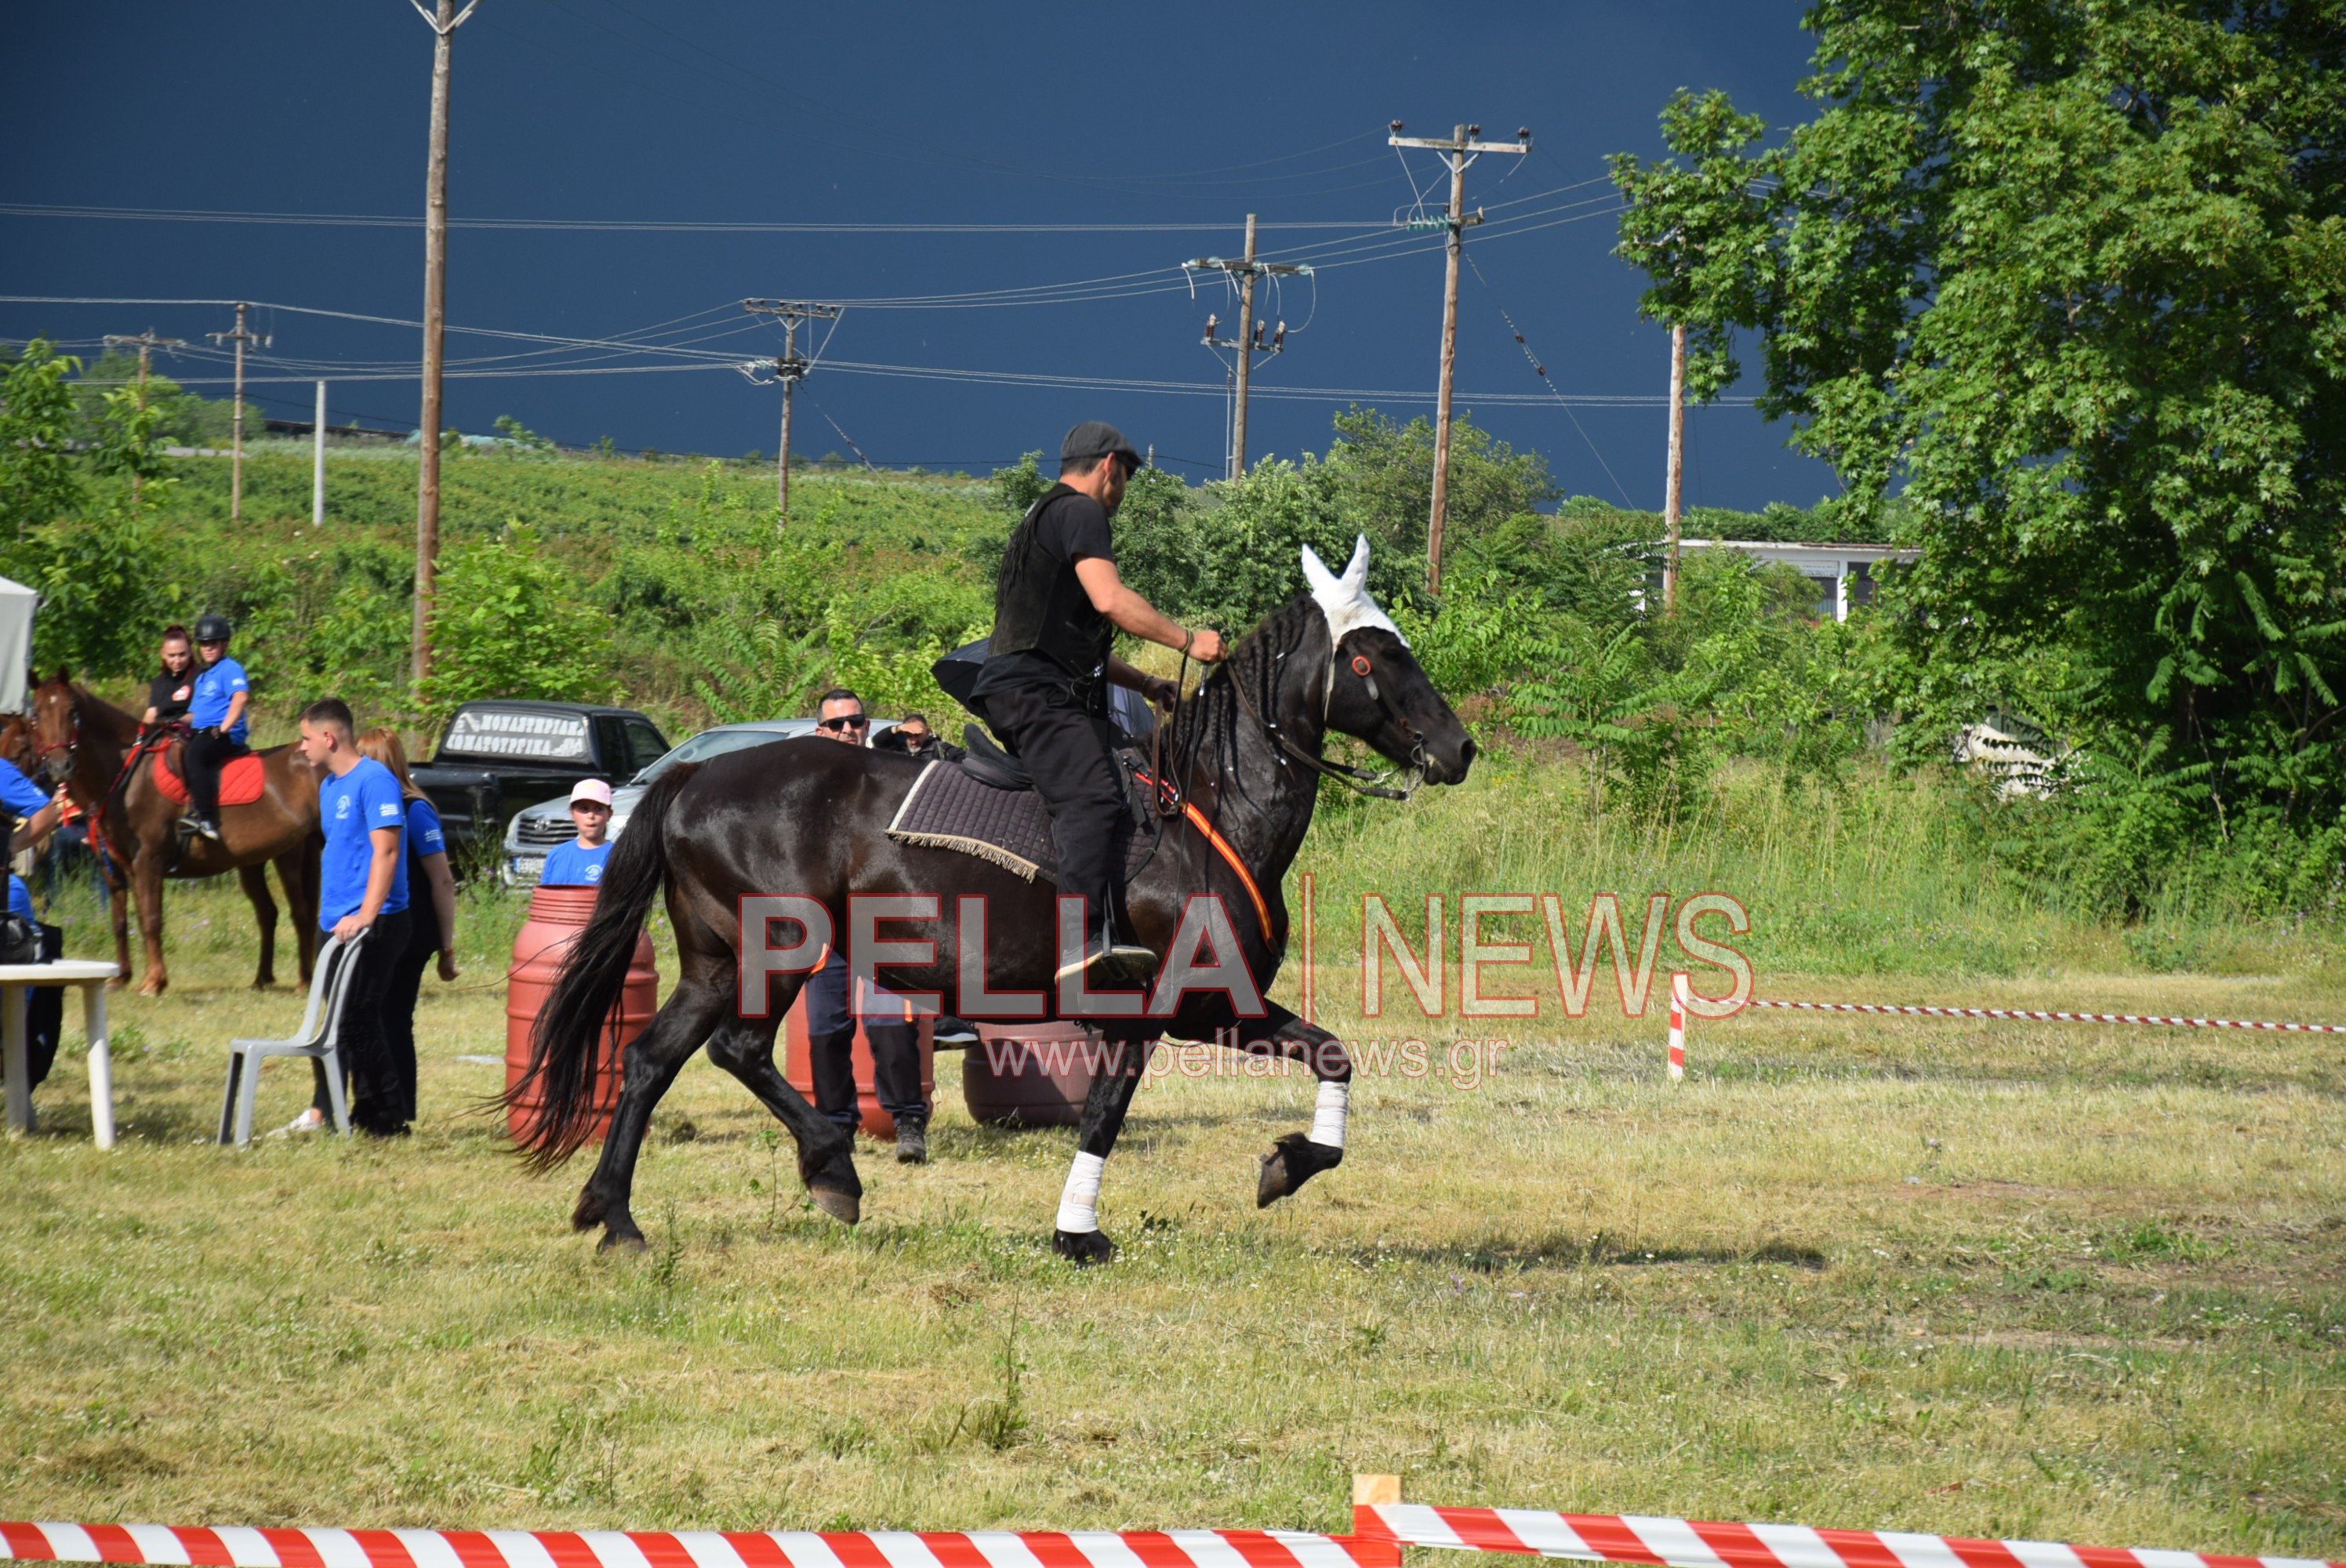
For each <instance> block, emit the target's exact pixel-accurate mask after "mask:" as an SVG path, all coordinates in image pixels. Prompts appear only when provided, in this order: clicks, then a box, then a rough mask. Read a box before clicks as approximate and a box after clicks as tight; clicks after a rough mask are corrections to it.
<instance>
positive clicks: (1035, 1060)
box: [961, 1023, 1098, 1127]
mask: <svg viewBox="0 0 2346 1568" xmlns="http://www.w3.org/2000/svg"><path fill="white" fill-rule="evenodd" d="M977 1033H978V1034H979V1036H980V1038H979V1040H978V1043H977V1044H974V1045H973V1046H971V1047H970V1048H969V1050H968V1051H967V1052H966V1053H965V1054H964V1055H963V1056H962V1059H961V1097H962V1099H963V1101H964V1103H965V1104H967V1105H968V1106H969V1114H970V1115H971V1117H972V1118H973V1119H974V1120H976V1121H979V1122H983V1123H988V1124H991V1125H994V1126H998V1127H1072V1126H1075V1125H1077V1124H1078V1123H1080V1122H1081V1121H1082V1120H1083V1119H1084V1096H1086V1095H1088V1094H1090V1093H1091V1088H1092V1079H1093V1077H1094V1076H1095V1075H1096V1074H1095V1072H1094V1069H1095V1067H1096V1063H1097V1060H1098V1050H1097V1047H1096V1045H1095V1044H1093V1041H1094V1036H1093V1034H1092V1033H1091V1031H1090V1030H1088V1029H1086V1028H1085V1027H1084V1026H1083V1025H1081V1024H1079V1023H1031V1024H1015V1025H1014V1024H1006V1023H980V1024H978V1025H977Z"/></svg>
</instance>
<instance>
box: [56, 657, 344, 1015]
mask: <svg viewBox="0 0 2346 1568" xmlns="http://www.w3.org/2000/svg"><path fill="white" fill-rule="evenodd" d="M33 731H34V736H35V739H36V744H37V746H38V748H39V755H40V762H41V766H42V767H43V768H44V769H46V771H47V773H48V777H49V781H50V782H51V783H52V784H63V785H65V786H66V788H67V789H68V790H69V791H70V792H71V794H72V797H73V800H74V803H75V804H76V805H77V806H79V807H80V808H81V809H82V810H83V811H84V812H85V813H87V818H88V821H89V825H90V847H91V848H92V849H93V850H97V852H98V859H99V863H100V864H101V865H102V866H103V867H104V868H105V871H106V877H107V882H108V883H109V884H110V885H111V886H112V888H113V890H114V894H115V896H114V899H113V901H112V904H111V909H112V912H113V916H114V952H115V960H116V962H117V963H118V964H120V965H121V968H122V972H123V973H124V974H125V975H126V976H127V975H128V973H129V972H130V933H129V929H128V919H129V916H128V911H127V910H126V909H125V908H124V905H123V897H122V895H123V893H124V892H125V891H128V892H129V893H130V895H131V896H132V897H134V898H136V899H137V900H138V931H139V934H140V935H141V936H143V937H144V938H145V939H146V942H147V973H146V976H145V978H144V979H142V980H141V981H140V982H139V983H138V990H139V993H141V994H142V995H147V996H159V995H161V994H162V993H163V988H164V987H165V986H167V985H168V984H169V983H170V976H169V974H168V972H166V971H165V969H164V966H163V879H164V878H165V877H177V878H180V879H183V880H192V879H194V878H198V877H216V876H218V875H219V874H220V873H221V872H222V871H234V872H235V873H236V874H237V879H238V881H240V882H242V883H243V885H244V896H245V897H247V898H249V899H250V900H251V901H252V912H253V915H254V917H255V918H256V919H257V920H258V921H259V922H260V968H259V970H258V972H256V973H255V974H254V975H253V978H252V984H253V988H254V989H255V990H260V989H261V988H263V987H266V986H269V985H272V984H274V983H276V980H277V901H276V900H274V899H272V898H270V896H269V872H268V866H269V863H270V862H271V861H274V862H275V863H276V866H277V880H278V881H280V882H282V883H283V884H284V887H285V901H286V903H287V904H288V905H290V906H291V909H292V911H293V923H294V928H295V930H294V935H295V940H296V942H297V943H298V945H299V946H300V949H301V983H302V984H304V985H307V984H308V983H310V966H311V961H312V959H314V958H315V956H316V954H317V948H318V852H319V850H320V849H321V846H322V845H323V843H324V838H323V836H322V835H321V832H320V830H319V825H318V774H317V770H316V769H312V768H311V766H310V765H309V764H308V763H306V762H304V761H302V760H301V757H300V755H299V754H298V753H296V752H295V750H294V749H293V748H291V747H290V746H275V747H271V748H269V749H268V750H266V751H263V752H260V753H259V756H260V759H261V767H262V778H263V780H264V783H263V787H262V789H261V793H260V799H258V800H255V801H253V802H251V803H250V805H244V806H227V807H223V808H222V809H221V811H220V837H221V840H222V841H221V842H219V843H217V844H216V843H213V842H212V841H211V840H209V839H204V838H198V837H192V836H189V837H185V838H183V837H182V836H181V834H180V832H179V817H180V814H181V812H182V810H183V809H184V808H183V807H181V805H180V804H179V802H178V801H176V800H174V799H171V798H170V797H169V796H168V795H166V794H164V793H163V791H162V789H161V788H160V787H159V786H158V784H157V783H156V782H155V769H154V767H153V765H152V762H151V760H150V759H152V758H153V757H154V756H155V755H156V753H157V752H158V751H162V750H165V749H168V751H169V752H170V753H171V754H172V755H171V757H170V765H171V769H172V770H173V771H174V772H179V771H180V769H181V763H180V761H179V756H178V752H179V746H178V744H177V743H176V742H174V741H168V740H166V741H161V742H159V743H158V742H157V741H156V740H155V739H153V738H149V740H148V743H147V744H144V745H141V744H140V738H139V728H138V719H136V718H133V717H131V716H130V715H129V714H128V713H125V712H123V711H122V709H120V708H117V707H115V706H114V705H113V704H111V703H109V702H105V701H101V700H100V699H99V698H97V697H94V696H92V695H91V694H90V693H89V692H88V691H87V690H85V689H83V688H82V687H78V686H76V685H75V684H74V683H73V681H72V680H71V678H70V677H68V676H67V675H66V672H65V671H64V670H59V671H58V672H57V673H56V675H54V676H52V677H49V678H48V679H47V680H45V681H43V682H42V683H41V685H40V687H39V688H38V689H37V690H36V691H35V692H34V693H33ZM134 748H136V749H135V752H134ZM126 761H127V762H128V767H127V768H126V766H125V763H126ZM116 983H117V984H120V983H121V982H120V981H117V982H116Z"/></svg>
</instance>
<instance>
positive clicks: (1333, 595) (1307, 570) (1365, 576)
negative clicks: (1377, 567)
mask: <svg viewBox="0 0 2346 1568" xmlns="http://www.w3.org/2000/svg"><path fill="white" fill-rule="evenodd" d="M1303 581H1304V582H1305V583H1306V584H1307V585H1309V586H1310V587H1311V597H1312V599H1313V601H1314V602H1315V603H1317V604H1318V605H1319V606H1320V613H1321V615H1323V616H1327V617H1328V636H1329V640H1330V642H1331V644H1332V643H1341V642H1342V641H1343V640H1344V638H1345V637H1346V636H1348V635H1350V634H1351V633H1353V632H1357V631H1360V630H1362V628H1364V627H1368V626H1374V627H1376V628H1377V629H1378V630H1379V631H1387V632H1391V633H1392V635H1393V636H1395V637H1397V638H1399V639H1400V641H1401V645H1402V647H1408V646H1409V639H1408V638H1407V637H1404V636H1402V635H1401V628H1400V627H1399V626H1395V625H1393V624H1392V620H1391V619H1390V618H1388V617H1387V616H1386V615H1385V613H1384V611H1382V610H1381V609H1379V608H1377V602H1376V601H1375V600H1374V599H1372V598H1371V597H1369V536H1368V535H1365V534H1363V535H1360V542H1359V543H1358V544H1356V545H1353V546H1352V565H1349V566H1346V567H1345V568H1344V575H1342V576H1341V577H1340V576H1338V575H1335V574H1334V573H1333V572H1331V571H1330V570H1328V567H1327V565H1326V563H1324V562H1322V561H1321V559H1320V557H1319V555H1317V554H1315V553H1314V552H1313V550H1312V548H1311V545H1304V546H1303Z"/></svg>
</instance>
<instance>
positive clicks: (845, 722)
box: [815, 713, 872, 729]
mask: <svg viewBox="0 0 2346 1568" xmlns="http://www.w3.org/2000/svg"><path fill="white" fill-rule="evenodd" d="M871 722H872V721H871V720H870V719H868V718H864V717H863V716H862V714H860V713H856V714H850V715H849V716H848V717H847V718H825V719H821V720H820V721H818V722H817V723H816V725H815V728H817V729H862V728H863V727H864V726H866V725H868V724H870V723H871Z"/></svg>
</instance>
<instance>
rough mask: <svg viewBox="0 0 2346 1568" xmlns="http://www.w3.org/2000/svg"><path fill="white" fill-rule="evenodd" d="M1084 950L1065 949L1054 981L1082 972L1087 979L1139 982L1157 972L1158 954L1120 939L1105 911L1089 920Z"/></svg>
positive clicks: (1085, 933)
mask: <svg viewBox="0 0 2346 1568" xmlns="http://www.w3.org/2000/svg"><path fill="white" fill-rule="evenodd" d="M1085 924H1086V930H1085V932H1084V945H1083V951H1082V952H1078V953H1076V954H1073V955H1068V954H1066V953H1065V952H1062V954H1061V956H1062V958H1063V959H1064V961H1065V962H1061V963H1060V965H1059V967H1058V971H1057V972H1056V973H1055V974H1053V975H1052V977H1051V978H1052V981H1053V983H1057V982H1060V981H1064V980H1066V978H1067V977H1068V976H1069V975H1071V974H1074V973H1076V972H1078V971H1080V972H1082V973H1083V976H1084V978H1085V980H1086V981H1102V982H1107V983H1115V984H1124V985H1137V984H1139V983H1143V982H1145V981H1147V980H1148V979H1149V977H1150V976H1152V975H1154V974H1155V973H1156V972H1157V954H1156V952H1154V951H1153V950H1152V949H1149V948H1145V947H1142V946H1141V945H1140V944H1139V943H1137V942H1119V941H1117V936H1116V929H1115V927H1114V925H1113V924H1112V923H1111V922H1110V921H1108V920H1107V916H1106V915H1105V914H1102V915H1100V916H1099V917H1097V919H1096V921H1086V922H1085Z"/></svg>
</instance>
